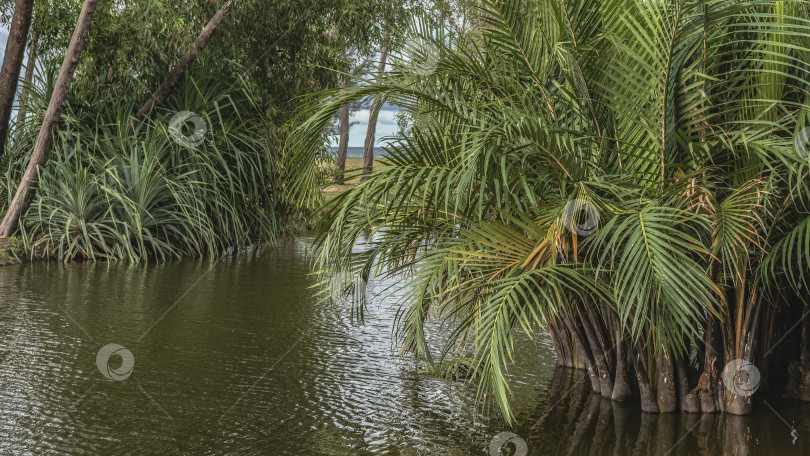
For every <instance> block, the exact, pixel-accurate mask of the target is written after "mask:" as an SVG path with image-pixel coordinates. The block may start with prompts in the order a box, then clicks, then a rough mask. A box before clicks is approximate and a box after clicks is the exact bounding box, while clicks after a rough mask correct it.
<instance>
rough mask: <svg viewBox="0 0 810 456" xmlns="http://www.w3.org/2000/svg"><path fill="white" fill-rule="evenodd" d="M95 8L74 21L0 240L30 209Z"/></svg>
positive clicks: (90, 1) (91, 4)
mask: <svg viewBox="0 0 810 456" xmlns="http://www.w3.org/2000/svg"><path fill="white" fill-rule="evenodd" d="M97 4H98V0H85V1H84V5H83V6H82V10H81V13H79V19H78V20H77V21H76V28H75V29H74V31H73V36H72V37H71V39H70V44H69V45H68V49H67V52H66V53H65V59H64V60H63V61H62V67H61V68H60V69H59V76H58V77H57V78H56V85H55V86H54V88H53V93H52V94H51V100H50V102H49V103H48V109H47V110H46V111H45V118H44V119H43V121H42V127H41V128H40V130H39V135H38V136H37V142H36V143H35V144H34V150H33V152H32V153H31V159H30V160H29V162H28V167H27V168H26V169H25V173H24V174H23V177H22V180H21V181H20V185H19V186H18V187H17V192H16V193H15V194H14V199H13V200H12V201H11V204H10V205H9V207H8V211H6V215H5V217H4V218H3V222H2V223H0V237H7V236H11V235H12V234H14V232H15V231H17V226H18V225H19V223H20V216H21V215H22V214H23V213H25V211H26V210H27V209H28V206H30V205H31V200H32V199H33V196H34V193H35V192H36V188H37V184H38V183H39V167H40V166H44V165H45V163H46V162H47V161H48V153H49V152H50V150H51V145H52V144H53V134H54V131H55V130H56V126H57V123H58V122H59V117H60V116H61V115H62V110H63V109H64V105H65V98H67V93H68V89H69V88H70V82H71V81H72V80H73V73H74V71H75V70H76V65H78V63H79V57H81V55H82V48H84V43H85V41H86V40H87V34H88V33H89V32H90V24H91V23H92V21H93V16H94V15H95V14H96V6H97Z"/></svg>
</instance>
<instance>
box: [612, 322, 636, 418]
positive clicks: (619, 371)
mask: <svg viewBox="0 0 810 456" xmlns="http://www.w3.org/2000/svg"><path fill="white" fill-rule="evenodd" d="M615 331H616V332H615V334H616V341H617V342H616V373H615V376H614V379H613V394H612V395H611V396H610V398H611V399H612V400H614V401H616V402H625V401H629V400H630V399H632V396H633V391H632V389H631V387H630V379H629V378H628V376H627V363H626V357H627V355H626V353H625V348H624V347H625V345H624V340H622V339H621V334H620V332H619V328H618V327H616V330H615Z"/></svg>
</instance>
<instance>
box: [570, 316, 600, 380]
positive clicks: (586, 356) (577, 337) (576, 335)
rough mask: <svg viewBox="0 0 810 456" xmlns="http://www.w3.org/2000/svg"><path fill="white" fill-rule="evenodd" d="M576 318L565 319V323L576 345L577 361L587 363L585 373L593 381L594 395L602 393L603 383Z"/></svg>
mask: <svg viewBox="0 0 810 456" xmlns="http://www.w3.org/2000/svg"><path fill="white" fill-rule="evenodd" d="M574 318H575V317H565V318H564V319H563V321H564V322H565V326H566V327H567V328H568V332H570V333H571V338H572V339H573V340H574V344H575V345H576V349H577V359H578V360H579V359H581V360H584V361H585V362H584V364H585V372H587V373H588V377H589V378H590V380H591V389H592V390H593V392H594V393H600V392H601V391H602V382H601V381H600V380H599V374H598V372H597V370H596V366H595V365H594V361H593V358H592V357H591V352H590V350H589V349H588V346H587V345H586V343H585V341H584V337H583V336H582V333H580V332H579V330H578V328H577V327H576V321H575V320H574Z"/></svg>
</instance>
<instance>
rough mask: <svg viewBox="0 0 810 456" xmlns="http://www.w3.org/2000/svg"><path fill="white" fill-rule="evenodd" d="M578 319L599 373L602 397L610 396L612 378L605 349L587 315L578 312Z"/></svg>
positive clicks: (611, 392)
mask: <svg viewBox="0 0 810 456" xmlns="http://www.w3.org/2000/svg"><path fill="white" fill-rule="evenodd" d="M580 321H581V323H582V329H584V330H585V336H586V338H587V340H588V344H589V346H590V349H591V355H593V361H594V364H595V365H596V370H597V372H598V373H599V382H600V384H599V388H600V393H601V394H602V397H604V398H610V396H611V394H613V378H612V376H611V372H610V367H609V366H608V361H607V356H606V355H605V351H604V350H602V346H601V345H600V344H599V340H598V339H597V336H596V330H595V329H594V328H593V326H592V325H591V322H590V321H589V319H588V317H587V316H585V315H583V314H582V313H580Z"/></svg>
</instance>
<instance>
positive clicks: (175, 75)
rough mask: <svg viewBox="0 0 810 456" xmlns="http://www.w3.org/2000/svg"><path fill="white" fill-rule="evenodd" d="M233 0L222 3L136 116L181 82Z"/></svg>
mask: <svg viewBox="0 0 810 456" xmlns="http://www.w3.org/2000/svg"><path fill="white" fill-rule="evenodd" d="M233 2H234V0H228V1H227V2H225V4H224V5H222V8H220V9H219V11H217V14H215V15H214V17H212V18H211V20H210V21H208V24H206V25H205V27H204V28H203V30H202V32H201V33H200V35H199V36H198V37H197V39H195V40H194V47H193V48H192V49H191V51H190V52H189V53H188V54H186V55H184V56H183V58H181V59H180V61H179V62H177V65H175V67H174V68H173V69H172V71H171V72H170V73H169V76H168V77H166V79H165V80H164V81H163V83H162V84H161V85H160V87H158V89H157V90H156V91H155V93H153V94H152V96H151V97H149V100H147V101H146V103H144V105H143V106H141V109H139V110H138V112H137V113H136V114H135V117H141V116H144V115H146V114H147V113H149V111H151V110H152V108H153V107H154V106H157V105H160V104H161V103H163V100H165V99H166V96H168V95H169V94H170V93H171V91H172V90H173V89H174V87H175V86H176V85H177V83H178V82H180V79H182V77H183V75H184V74H186V70H187V69H188V66H189V65H191V62H193V61H194V60H196V59H197V54H199V53H200V51H201V50H202V49H203V48H204V47H205V46H206V45H208V42H209V41H211V37H213V36H214V32H216V30H217V27H218V26H219V24H220V23H221V22H222V20H223V19H224V18H225V16H226V15H227V14H228V10H229V9H230V8H231V5H233Z"/></svg>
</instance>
